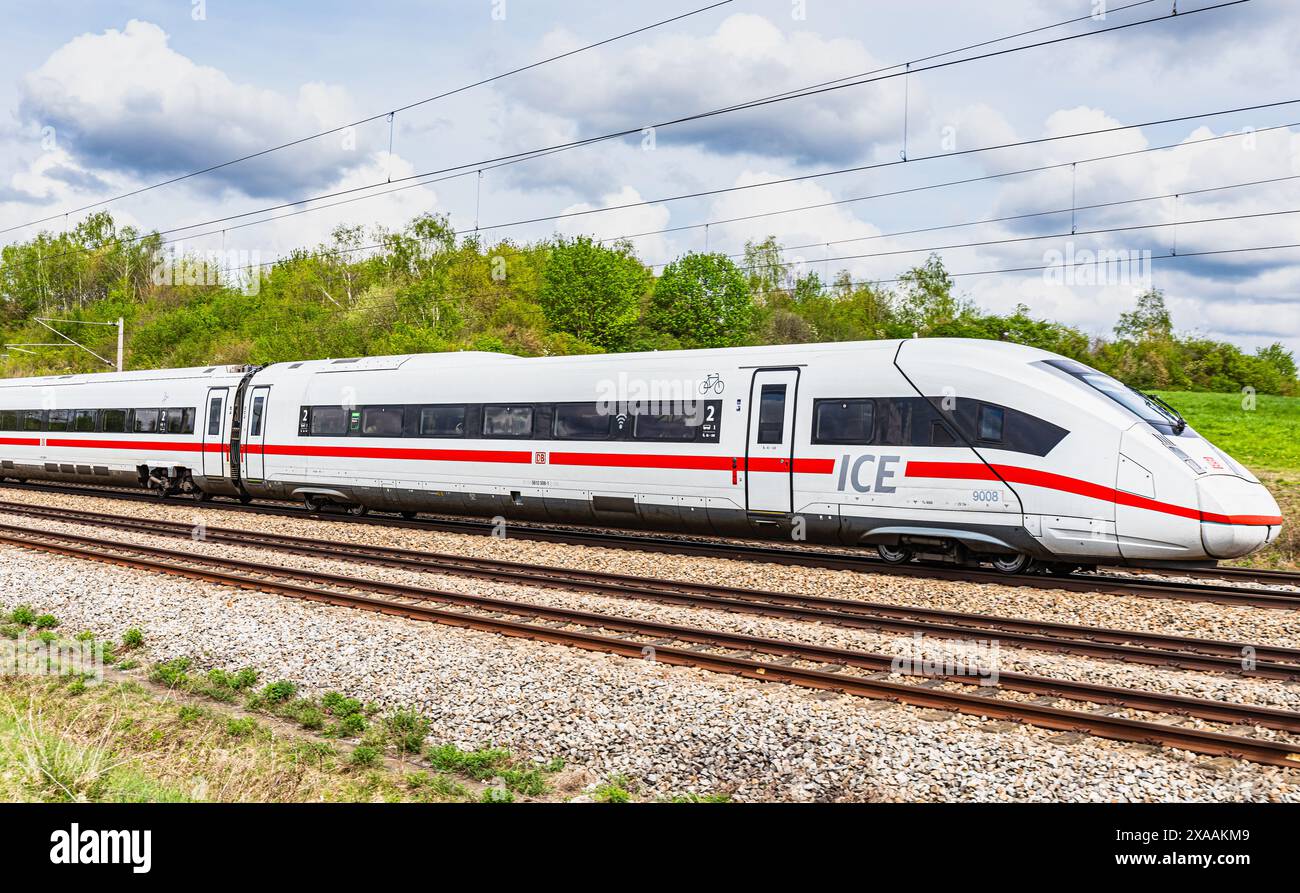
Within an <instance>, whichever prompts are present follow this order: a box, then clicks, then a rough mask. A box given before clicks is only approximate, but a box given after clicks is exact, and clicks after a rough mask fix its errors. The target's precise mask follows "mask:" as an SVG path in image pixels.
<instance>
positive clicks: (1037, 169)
mask: <svg viewBox="0 0 1300 893" xmlns="http://www.w3.org/2000/svg"><path fill="white" fill-rule="evenodd" d="M1297 101H1300V100H1297ZM1206 117H1210V116H1209V115H1207V116H1206ZM1134 126H1135V127H1143V126H1146V125H1143V124H1137V125H1134ZM1291 127H1300V121H1290V122H1287V123H1285V124H1275V125H1273V126H1271V127H1261V128H1258V129H1255V130H1248V131H1236V132H1231V133H1221V134H1217V135H1215V136H1208V137H1201V138H1200V139H1195V140H1183V141H1180V142H1176V143H1165V144H1163V145H1159V146H1147V147H1145V148H1142V149H1129V150H1128V151H1125V152H1113V153H1110V154H1107V155H1094V156H1092V157H1090V158H1081V159H1076V160H1075V161H1063V162H1057V163H1054V164H1040V165H1037V166H1034V167H1025V168H1019V169H1017V170H1010V171H1000V172H998V173H995V174H980V175H978V176H974V177H963V178H961V179H958V180H945V181H941V182H939V183H927V184H923V185H921V186H909V187H906V188H903V189H895V190H892V191H889V192H875V193H871V194H869V195H858V196H851V197H849V198H840V199H834V200H832V201H825V202H816V203H814V204H810V205H797V206H795V207H792V208H778V209H776V210H773V211H757V212H755V213H753V214H742V215H739V216H736V217H726V218H721V219H717V220H708V221H705V222H702V223H683V224H679V225H677V226H667V227H663V228H662V229H652V230H644V231H642V232H638V233H626V234H623V235H619V236H610V237H608V238H603V239H599V240H597V241H599V242H602V243H604V242H616V241H621V240H624V239H627V240H631V239H640V238H643V237H645V236H657V235H663V234H667V233H676V232H683V231H685V230H691V229H699V228H700V227H703V226H721V225H723V224H727V223H741V222H743V221H747V220H758V219H760V218H763V217H776V216H778V215H781V214H794V213H798V212H799V211H815V210H819V209H821V208H833V207H836V206H838V205H849V204H855V203H857V202H867V201H874V200H876V199H882V198H896V197H898V196H901V195H911V194H913V193H917V192H927V191H929V190H933V189H947V188H950V187H953V186H968V185H971V184H974V183H983V182H987V181H990V180H999V179H1003V178H1005V177H1016V176H1021V175H1023V174H1036V173H1041V172H1043V171H1050V170H1058V169H1060V168H1063V167H1070V166H1071V165H1073V164H1085V163H1092V162H1095V161H1112V160H1114V159H1117V158H1128V157H1130V156H1133V155H1145V154H1147V153H1149V152H1162V151H1165V150H1167V149H1168V150H1173V149H1182V148H1187V147H1191V146H1197V145H1200V144H1202V143H1213V142H1217V141H1219V140H1229V139H1239V138H1241V137H1244V136H1247V135H1255V134H1260V133H1267V132H1269V131H1273V130H1286V129H1289V128H1291ZM828 176H829V174H828ZM652 201H653V200H652ZM611 210H616V209H611ZM460 234H461V233H459V232H458V233H457V235H460Z"/></svg>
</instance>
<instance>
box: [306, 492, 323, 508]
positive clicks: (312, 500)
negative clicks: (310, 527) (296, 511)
mask: <svg viewBox="0 0 1300 893" xmlns="http://www.w3.org/2000/svg"><path fill="white" fill-rule="evenodd" d="M302 504H303V507H304V508H306V509H307V511H309V512H319V511H320V510H321V509H322V508H324V507H325V501H324V500H322V499H319V498H318V497H315V496H313V495H311V494H310V493H308V494H306V495H304V496H303V498H302Z"/></svg>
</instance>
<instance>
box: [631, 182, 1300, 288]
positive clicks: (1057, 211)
mask: <svg viewBox="0 0 1300 893" xmlns="http://www.w3.org/2000/svg"><path fill="white" fill-rule="evenodd" d="M1292 180H1300V174H1288V175H1285V176H1281V177H1268V178H1266V179H1263V180H1247V181H1245V182H1241V183H1228V184H1225V185H1222V186H1207V187H1205V188H1203V189H1185V190H1183V191H1181V192H1166V193H1162V194H1159V195H1144V196H1141V197H1139V198H1125V199H1116V200H1114V201H1108V202H1093V203H1091V204H1086V205H1076V206H1074V207H1069V208H1050V209H1047V210H1043V211H1027V212H1024V213H1021V214H1004V215H1002V216H1000V217H982V218H980V219H978V220H966V221H962V222H960V223H941V224H937V225H935V226H922V227H915V228H913V229H905V230H894V231H892V232H884V233H873V234H872V235H869V236H853V237H852V238H848V239H831V240H830V241H818V242H807V243H805V244H802V245H782V246H781V249H782V250H783V251H803V250H806V249H809V248H822V247H830V246H831V245H846V244H850V243H853V242H868V241H871V240H874V239H890V238H897V237H898V236H914V235H919V234H921V233H932V232H939V231H941V230H947V229H961V228H964V227H969V226H984V225H986V224H990V223H1011V222H1014V221H1017V220H1032V219H1033V218H1035V217H1049V216H1052V215H1061V214H1071V215H1072V216H1071V220H1070V231H1069V232H1063V233H1051V234H1047V235H1036V236H1026V237H1025V240H1028V239H1041V238H1054V237H1059V236H1073V235H1080V236H1086V235H1095V234H1097V233H1098V232H1118V231H1119V230H1118V229H1115V230H1109V229H1108V230H1092V231H1089V230H1083V231H1078V230H1077V227H1076V221H1075V219H1074V217H1073V214H1074V213H1075V212H1077V211H1095V210H1100V209H1102V208H1115V207H1121V206H1123V205H1135V204H1140V203H1143V202H1154V201H1164V200H1166V199H1171V198H1178V197H1180V196H1188V195H1205V194H1208V193H1211V192H1224V191H1226V190H1230V189H1245V188H1249V187H1251V186H1265V185H1270V184H1273V183H1284V182H1288V181H1292ZM1183 222H1184V223H1196V222H1198V221H1183ZM1175 225H1176V222H1175V223H1168V222H1166V223H1159V224H1150V226H1152V227H1155V226H1175ZM1134 228H1135V229H1145V228H1146V227H1145V226H1142V227H1134ZM944 247H953V248H963V247H972V246H967V245H956V246H939V247H936V248H933V249H918V250H942V248H944ZM1175 253H1176V252H1175ZM723 256H724V257H727V258H729V259H732V260H735V259H737V258H743V257H744V256H745V254H744V252H736V253H733V254H727V255H723ZM874 256H876V255H849V256H847V257H829V258H825V259H826V260H832V261H835V260H851V259H855V258H858V257H874ZM669 263H672V261H659V262H657V263H652V264H647V265H646V266H648V267H650V268H651V269H655V268H657V267H664V266H667V265H668V264H669Z"/></svg>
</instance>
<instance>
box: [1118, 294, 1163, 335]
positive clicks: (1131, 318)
mask: <svg viewBox="0 0 1300 893" xmlns="http://www.w3.org/2000/svg"><path fill="white" fill-rule="evenodd" d="M1115 334H1116V335H1118V336H1119V337H1120V338H1128V339H1132V340H1133V341H1168V340H1169V339H1171V338H1172V337H1173V334H1174V324H1173V320H1172V319H1171V318H1170V316H1169V308H1167V307H1166V306H1165V296H1164V293H1163V292H1162V291H1160V290H1159V289H1157V288H1153V289H1150V290H1148V291H1145V292H1143V293H1142V294H1141V295H1139V296H1138V301H1137V307H1135V308H1134V309H1133V310H1131V311H1129V312H1128V313H1121V314H1120V315H1119V322H1118V323H1116V324H1115Z"/></svg>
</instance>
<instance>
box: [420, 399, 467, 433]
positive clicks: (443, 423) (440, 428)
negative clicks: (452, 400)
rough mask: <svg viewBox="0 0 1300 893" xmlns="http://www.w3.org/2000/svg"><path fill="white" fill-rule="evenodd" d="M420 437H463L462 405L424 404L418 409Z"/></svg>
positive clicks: (463, 411) (463, 419) (463, 410)
mask: <svg viewBox="0 0 1300 893" xmlns="http://www.w3.org/2000/svg"><path fill="white" fill-rule="evenodd" d="M420 436H421V437H464V436H465V407H464V406H424V407H421V409H420Z"/></svg>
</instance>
